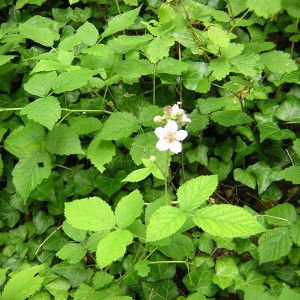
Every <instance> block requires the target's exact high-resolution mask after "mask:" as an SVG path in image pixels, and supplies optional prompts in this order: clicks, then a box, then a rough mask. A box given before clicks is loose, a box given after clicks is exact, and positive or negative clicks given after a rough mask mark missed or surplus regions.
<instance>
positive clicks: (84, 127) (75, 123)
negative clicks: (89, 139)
mask: <svg viewBox="0 0 300 300" xmlns="http://www.w3.org/2000/svg"><path fill="white" fill-rule="evenodd" d="M68 122H69V124H70V126H71V128H72V129H73V130H74V131H75V132H76V133H77V134H78V135H83V134H89V133H91V132H94V131H97V130H99V129H101V128H102V123H101V121H100V120H99V119H98V118H95V117H86V116H84V115H81V116H76V117H68Z"/></svg>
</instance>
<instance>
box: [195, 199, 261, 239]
mask: <svg viewBox="0 0 300 300" xmlns="http://www.w3.org/2000/svg"><path fill="white" fill-rule="evenodd" d="M193 220H194V222H195V224H196V225H197V226H199V227H201V228H202V229H203V230H204V231H205V232H208V233H209V234H211V235H213V236H214V235H216V236H220V237H224V238H234V237H246V236H250V235H254V234H257V233H260V232H263V231H265V228H264V227H262V226H261V224H260V223H259V222H257V221H256V219H255V218H254V217H253V216H252V215H251V214H250V213H248V212H247V211H245V210H244V209H243V208H241V207H237V206H233V205H230V204H220V205H213V206H207V207H205V208H202V209H199V210H198V212H197V213H196V215H195V216H194V218H193Z"/></svg>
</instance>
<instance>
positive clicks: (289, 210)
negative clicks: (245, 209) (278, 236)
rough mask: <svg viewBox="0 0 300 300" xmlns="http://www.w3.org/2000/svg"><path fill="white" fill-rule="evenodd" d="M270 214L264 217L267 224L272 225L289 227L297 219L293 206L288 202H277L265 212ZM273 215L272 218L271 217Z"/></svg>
mask: <svg viewBox="0 0 300 300" xmlns="http://www.w3.org/2000/svg"><path fill="white" fill-rule="evenodd" d="M265 214H266V215H268V216H270V217H268V218H266V220H267V222H268V224H270V225H274V226H276V227H277V226H284V227H289V226H291V225H292V224H293V223H295V222H296V220H297V212H296V209H295V207H294V206H293V205H292V204H290V203H283V204H278V205H276V206H275V207H272V208H271V209H268V210H267V211H266V212H265ZM273 217H274V218H273Z"/></svg>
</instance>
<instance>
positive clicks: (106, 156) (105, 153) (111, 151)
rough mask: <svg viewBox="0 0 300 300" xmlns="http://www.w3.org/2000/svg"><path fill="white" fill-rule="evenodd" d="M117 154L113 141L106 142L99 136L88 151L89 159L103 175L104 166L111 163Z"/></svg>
mask: <svg viewBox="0 0 300 300" xmlns="http://www.w3.org/2000/svg"><path fill="white" fill-rule="evenodd" d="M115 154H116V147H115V145H114V144H113V143H112V142H111V141H104V140H103V139H102V138H101V136H100V134H98V135H97V136H96V137H95V138H94V139H93V140H92V141H91V143H90V145H89V147H88V149H87V158H88V159H89V160H90V161H91V162H92V164H93V165H94V166H95V167H96V168H97V169H98V170H99V171H100V172H101V173H102V172H103V171H104V170H105V167H104V165H105V164H107V163H109V162H111V160H112V158H113V157H114V156H115Z"/></svg>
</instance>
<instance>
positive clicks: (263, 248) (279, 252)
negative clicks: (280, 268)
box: [258, 227, 293, 264]
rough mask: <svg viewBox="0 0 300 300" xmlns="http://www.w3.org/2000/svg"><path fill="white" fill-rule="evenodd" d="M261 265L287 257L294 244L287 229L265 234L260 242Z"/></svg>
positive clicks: (276, 229) (281, 228)
mask: <svg viewBox="0 0 300 300" xmlns="http://www.w3.org/2000/svg"><path fill="white" fill-rule="evenodd" d="M258 243H259V245H258V254H259V261H260V263H261V264H262V263H265V262H268V261H274V260H277V259H279V258H281V257H282V256H285V255H287V254H288V253H289V251H290V250H291V246H292V244H293V241H292V239H291V238H290V235H289V229H288V228H287V227H280V228H275V229H272V230H268V231H267V232H265V233H264V234H263V235H262V236H261V237H260V238H259V240H258Z"/></svg>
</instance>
